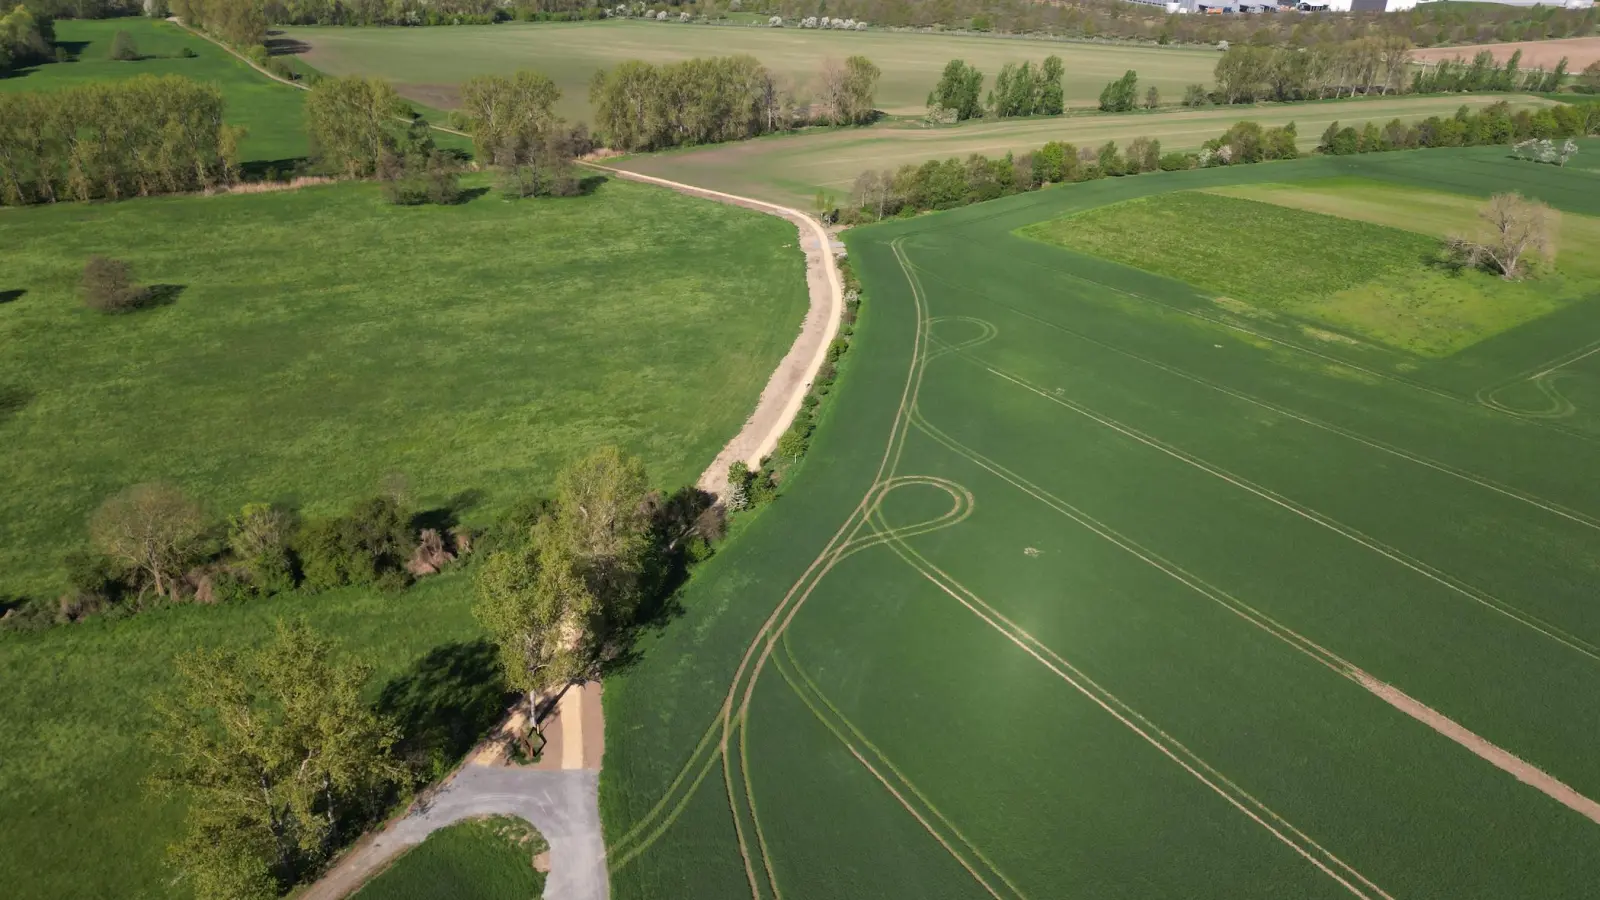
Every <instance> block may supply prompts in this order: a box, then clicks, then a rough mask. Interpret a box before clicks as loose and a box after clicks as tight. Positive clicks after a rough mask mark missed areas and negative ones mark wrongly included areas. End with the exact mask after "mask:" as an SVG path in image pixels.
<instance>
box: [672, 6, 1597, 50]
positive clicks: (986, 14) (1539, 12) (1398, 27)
mask: <svg viewBox="0 0 1600 900" xmlns="http://www.w3.org/2000/svg"><path fill="white" fill-rule="evenodd" d="M673 5H677V4H673ZM743 8H744V9H745V10H747V11H759V12H762V13H764V14H771V15H781V16H783V18H785V19H790V18H796V17H804V16H811V15H816V14H817V5H816V3H814V2H811V0H768V2H764V3H750V2H746V3H745V4H744V7H743ZM828 14H829V15H831V16H839V17H848V18H853V19H857V20H862V21H867V22H871V23H873V25H875V26H879V27H885V26H886V27H893V28H936V27H944V28H958V29H968V30H974V31H993V32H1001V33H1007V34H1044V35H1051V36H1057V37H1070V38H1113V39H1125V40H1134V41H1149V42H1156V43H1162V44H1166V43H1184V44H1216V43H1217V42H1219V41H1228V42H1229V43H1230V44H1238V43H1250V44H1256V45H1260V46H1279V45H1281V46H1292V47H1307V46H1312V45H1314V44H1322V43H1342V42H1344V41H1348V40H1352V39H1355V38H1360V37H1368V36H1376V37H1383V36H1393V37H1398V38H1404V39H1406V40H1408V41H1410V42H1411V43H1412V44H1414V45H1416V46H1419V47H1433V46H1441V45H1450V44H1483V43H1495V42H1501V41H1523V40H1542V39H1545V38H1564V37H1582V36H1586V35H1591V34H1595V33H1596V32H1597V30H1600V12H1597V11H1596V10H1595V9H1593V8H1591V9H1561V8H1557V7H1556V6H1555V5H1548V6H1543V7H1532V8H1530V7H1510V6H1499V5H1492V4H1469V3H1425V4H1421V5H1419V6H1417V7H1416V8H1414V9H1411V10H1407V11H1404V12H1394V13H1316V14H1309V15H1300V14H1296V15H1293V16H1272V15H1267V16H1247V15H1228V16H1201V15H1169V14H1168V13H1167V12H1166V11H1165V9H1163V8H1161V7H1159V6H1145V5H1136V4H1129V3H1126V2H1122V0H1075V2H1073V3H1070V4H1066V3H1059V4H1058V3H1037V2H1033V0H944V2H940V3H903V2H898V0H832V2H830V3H829V4H828Z"/></svg>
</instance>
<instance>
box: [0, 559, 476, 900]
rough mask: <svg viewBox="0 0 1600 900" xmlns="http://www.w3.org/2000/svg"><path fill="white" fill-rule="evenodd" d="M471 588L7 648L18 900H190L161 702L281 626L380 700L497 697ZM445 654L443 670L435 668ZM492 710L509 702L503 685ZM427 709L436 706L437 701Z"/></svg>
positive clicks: (311, 600) (0, 772)
mask: <svg viewBox="0 0 1600 900" xmlns="http://www.w3.org/2000/svg"><path fill="white" fill-rule="evenodd" d="M471 600H472V583H471V580H470V578H469V577H468V576H466V575H461V574H455V575H444V576H439V577H436V578H433V579H430V580H427V581H424V582H421V583H419V584H418V585H417V586H415V587H413V588H411V589H409V590H407V591H405V592H404V593H401V594H380V593H377V592H369V591H363V590H342V591H335V592H331V593H325V594H318V595H315V596H285V597H281V598H279V599H276V600H272V601H268V602H261V603H251V604H245V605H237V606H205V607H201V606H187V607H173V608H169V609H165V610H159V611H156V612H151V613H145V614H143V615H140V616H136V617H134V618H132V619H127V620H123V621H111V622H106V621H101V622H91V623H88V624H83V625H73V626H70V627H60V628H55V629H51V630H48V631H44V632H40V633H38V634H27V635H3V636H0V681H3V682H4V684H5V686H6V689H5V690H4V691H3V692H0V722H3V723H5V727H4V728H0V756H3V758H4V759H5V765H4V766H0V834H3V835H4V836H5V840H3V841H0V869H4V871H5V872H6V879H5V880H6V886H5V894H6V896H8V897H16V898H28V900H33V898H41V900H42V898H66V897H127V898H156V897H172V896H182V895H183V894H182V891H181V890H180V889H179V888H178V886H177V885H175V884H174V883H173V878H174V875H175V873H174V872H173V871H172V870H171V869H169V868H168V867H167V866H166V864H165V852H166V847H167V845H168V844H170V843H172V842H174V841H176V840H177V839H178V837H179V835H180V834H181V832H182V828H183V807H182V804H181V803H178V802H166V801H161V800H157V799H156V798H155V797H154V796H153V795H152V794H150V792H149V791H147V790H146V787H145V778H146V776H147V775H148V773H149V769H150V762H151V759H150V755H149V751H148V746H149V744H148V738H147V732H148V731H149V729H150V728H152V727H153V726H154V724H155V719H154V716H153V715H152V713H151V707H150V698H151V696H152V695H153V694H155V693H156V692H158V691H162V690H165V689H166V688H167V687H168V685H170V684H171V683H172V661H173V658H174V657H175V656H177V655H178V654H180V653H186V652H189V651H192V650H194V649H196V648H199V647H230V648H244V647H250V646H254V645H255V644H256V643H257V642H259V641H261V640H263V639H264V638H265V637H266V636H268V635H271V634H272V628H273V621H274V620H275V619H276V618H278V617H296V616H304V617H305V618H306V620H307V621H308V622H310V624H311V626H312V627H313V628H315V629H316V630H317V631H318V632H320V633H322V634H324V635H327V636H329V637H332V638H335V639H336V640H338V641H339V643H340V645H341V648H342V649H343V650H344V651H345V652H348V653H353V654H357V655H360V656H362V657H364V658H365V659H366V660H367V661H369V662H371V663H372V664H373V666H374V667H375V673H374V676H373V689H374V692H373V693H374V696H373V699H374V700H377V699H378V698H379V696H381V695H382V693H383V691H384V689H385V688H387V687H389V686H390V685H395V687H400V686H402V685H403V683H404V682H405V680H406V679H414V680H418V681H420V683H422V684H424V685H427V686H428V687H429V688H430V689H432V690H434V691H437V692H439V698H438V699H437V700H436V701H435V702H436V703H437V704H438V706H439V711H440V712H441V713H447V712H448V710H449V709H451V708H453V707H454V705H455V704H457V703H459V702H460V696H459V694H460V693H465V694H467V695H472V694H474V693H475V692H476V691H478V690H481V689H482V685H481V684H480V681H481V679H480V678H479V677H478V676H480V675H482V674H483V672H485V671H487V672H491V673H492V671H493V670H492V666H493V658H492V653H493V651H492V650H490V649H488V648H487V647H484V646H483V645H479V644H476V642H477V641H479V640H480V639H481V631H480V629H479V626H478V624H477V622H476V621H475V620H474V619H473V618H472V613H471V611H470V605H471ZM430 654H432V656H431V657H430ZM488 690H489V691H490V693H491V694H493V693H495V688H494V686H493V681H492V679H490V682H489V688H488ZM425 693H426V692H425Z"/></svg>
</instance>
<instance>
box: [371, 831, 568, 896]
mask: <svg viewBox="0 0 1600 900" xmlns="http://www.w3.org/2000/svg"><path fill="white" fill-rule="evenodd" d="M547 848H548V845H547V844H545V842H544V839H543V838H542V837H540V836H539V833H538V832H537V831H535V830H534V829H533V828H532V827H531V826H529V825H528V823H526V822H523V821H522V820H520V819H511V818H507V817H504V816H495V817H492V818H488V819H469V820H467V821H465V822H458V823H456V824H454V825H449V826H446V827H444V828H441V829H439V830H438V831H435V832H434V833H433V834H430V835H428V837H427V839H425V840H424V841H423V842H422V843H420V844H418V845H417V846H416V847H413V848H412V849H410V850H407V851H406V852H405V854H404V855H403V856H401V857H400V858H399V859H397V860H395V861H394V862H393V863H392V864H390V866H389V868H387V869H385V870H384V871H383V872H381V873H379V875H378V876H377V877H376V878H373V879H372V880H371V881H369V882H367V883H366V884H365V885H362V887H361V889H360V890H358V891H356V892H355V893H354V894H352V895H351V896H352V897H353V898H354V900H437V898H441V897H449V898H451V900H538V898H540V897H542V896H544V875H543V874H542V873H540V872H536V871H534V868H533V857H534V854H536V853H539V852H541V851H543V850H545V849H547Z"/></svg>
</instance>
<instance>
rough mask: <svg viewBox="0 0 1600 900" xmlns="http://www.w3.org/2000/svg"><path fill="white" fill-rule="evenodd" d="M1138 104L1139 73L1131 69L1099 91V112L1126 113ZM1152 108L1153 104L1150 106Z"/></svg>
mask: <svg viewBox="0 0 1600 900" xmlns="http://www.w3.org/2000/svg"><path fill="white" fill-rule="evenodd" d="M1138 103H1139V73H1138V72H1135V71H1134V70H1132V69H1129V70H1128V71H1127V72H1124V73H1123V75H1122V77H1121V78H1118V79H1117V80H1116V81H1113V82H1110V83H1109V84H1107V85H1106V86H1105V87H1104V88H1103V89H1101V91H1100V111H1101V112H1127V111H1128V110H1130V109H1133V108H1134V107H1135V106H1136V105H1138ZM1150 105H1151V106H1154V105H1155V104H1154V103H1151V104H1150Z"/></svg>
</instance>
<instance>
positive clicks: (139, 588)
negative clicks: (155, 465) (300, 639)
mask: <svg viewBox="0 0 1600 900" xmlns="http://www.w3.org/2000/svg"><path fill="white" fill-rule="evenodd" d="M424 522H425V518H424V517H422V516H420V515H419V514H418V513H416V512H415V511H413V510H411V509H410V508H408V506H407V504H406V502H405V499H404V492H403V490H401V489H399V488H394V487H392V488H390V489H389V490H386V491H385V492H383V493H381V494H377V495H375V496H372V497H369V498H367V499H365V500H363V501H361V502H359V503H356V504H355V505H353V506H352V507H351V508H350V510H349V511H348V512H347V513H345V514H344V515H339V516H332V517H328V518H310V519H302V518H301V517H300V516H298V515H296V514H295V512H294V511H293V510H290V509H287V508H284V507H281V506H275V505H271V504H266V503H249V504H246V505H245V506H244V507H243V508H242V509H240V510H239V511H238V512H237V513H235V514H234V515H231V516H229V517H228V518H227V520H226V521H225V522H218V521H217V520H215V519H213V518H211V517H209V516H208V515H206V512H205V510H204V508H203V507H202V506H201V505H200V504H199V503H198V502H196V501H195V500H194V499H192V498H191V497H189V496H188V495H187V494H185V493H184V492H183V491H182V490H181V489H179V488H177V487H175V486H173V485H171V484H166V483H163V482H150V483H145V484H137V485H133V486H131V487H129V488H127V489H125V490H123V491H120V492H118V493H117V494H115V495H113V496H111V497H109V498H107V499H106V501H105V502H104V503H102V504H101V505H100V507H99V508H98V509H96V510H95V512H94V514H93V515H92V516H91V517H90V519H89V546H90V549H89V550H86V551H77V552H74V553H72V554H69V555H68V556H67V558H66V560H65V568H66V570H67V589H66V592H65V593H63V594H62V595H61V596H60V597H59V598H57V599H56V600H54V601H50V600H45V599H43V598H39V599H35V600H32V601H28V602H27V603H26V604H25V605H24V606H23V607H21V608H20V609H18V610H16V611H14V612H13V613H12V614H11V615H10V616H8V617H7V618H6V619H5V622H6V627H8V628H15V629H22V630H30V629H35V628H42V627H46V626H49V625H52V624H60V623H66V622H75V621H80V620H83V619H86V618H90V617H93V616H109V617H113V618H117V617H122V616H127V615H132V614H134V613H137V612H140V611H142V610H145V609H151V608H155V607H159V606H163V605H168V604H172V603H182V602H197V603H225V602H234V601H240V600H246V599H251V598H263V597H271V596H274V595H277V594H282V593H286V592H289V591H296V590H300V591H311V592H315V591H322V590H328V589H331V588H336V587H344V586H350V585H362V586H372V587H377V588H380V589H383V590H399V589H401V588H404V587H405V586H407V585H408V584H410V583H411V582H412V581H413V580H415V579H417V578H421V577H424V576H427V575H432V574H435V573H437V572H439V571H441V570H442V569H444V568H446V567H447V566H449V565H450V564H451V563H453V562H455V561H456V560H457V559H458V558H459V557H461V556H463V555H465V554H467V553H469V552H470V551H471V550H472V535H470V534H469V533H467V532H465V531H461V530H458V529H450V528H447V527H443V526H440V527H429V526H426V525H425V524H424Z"/></svg>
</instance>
